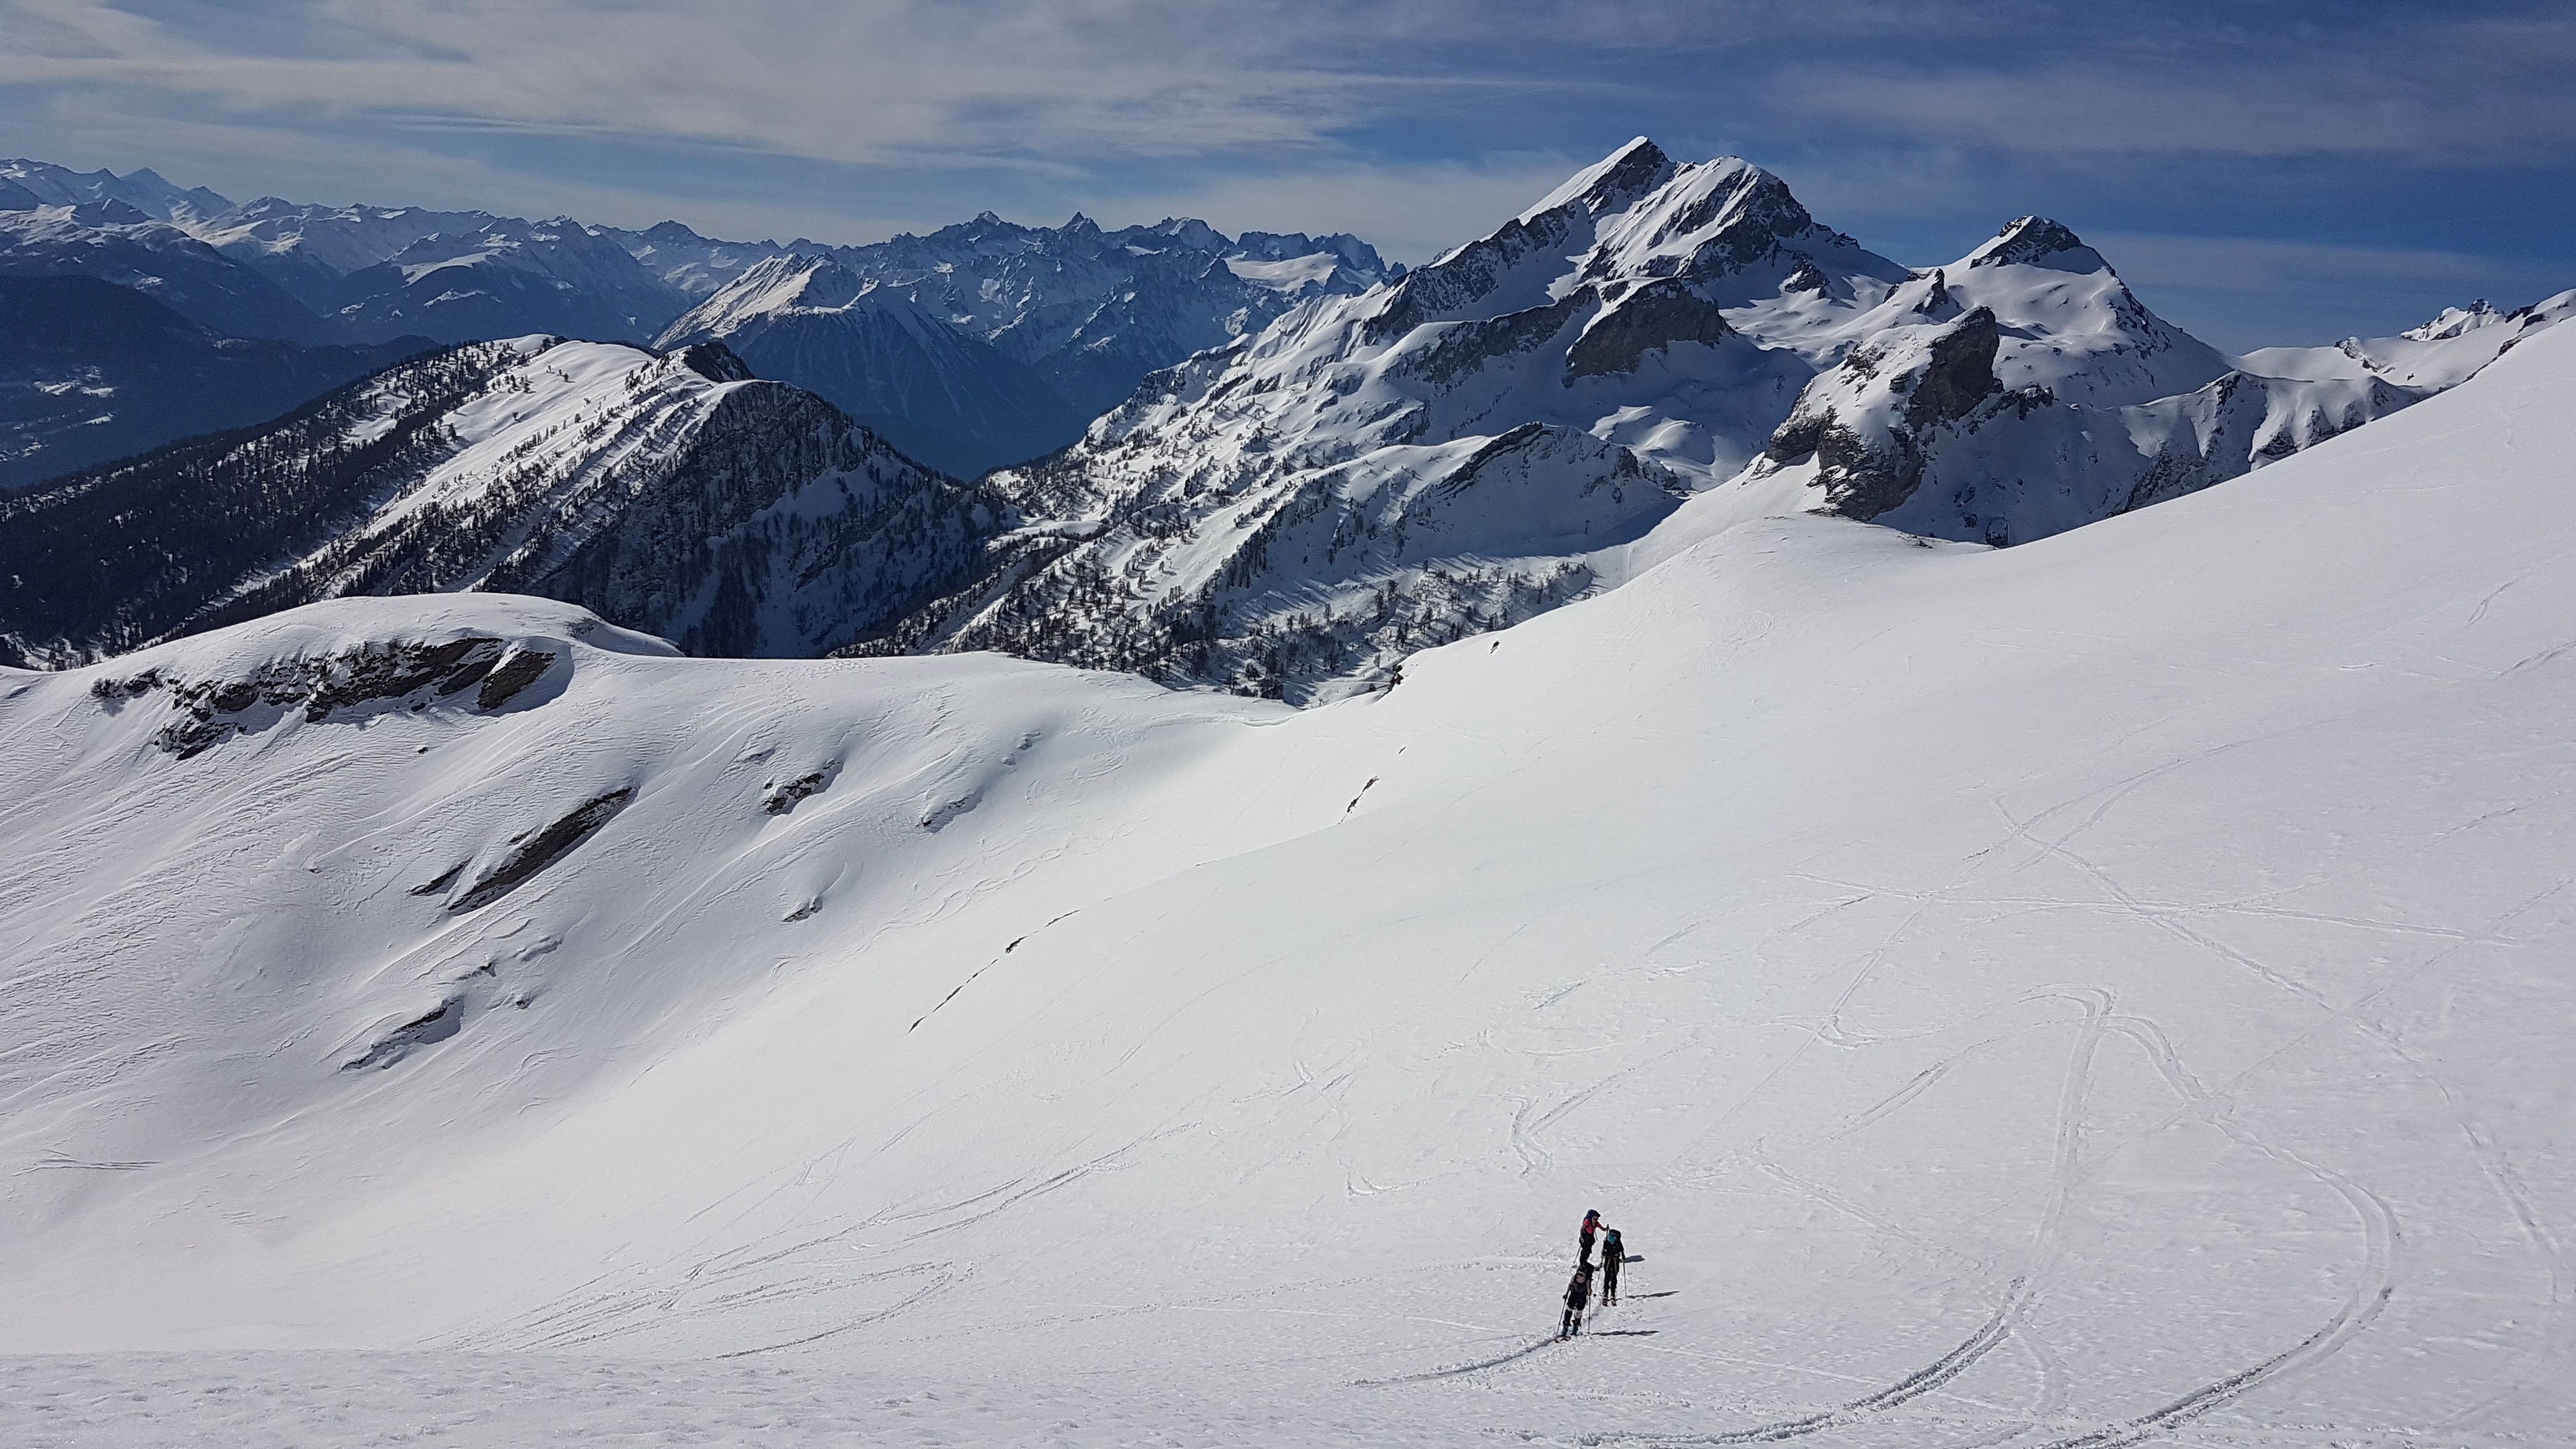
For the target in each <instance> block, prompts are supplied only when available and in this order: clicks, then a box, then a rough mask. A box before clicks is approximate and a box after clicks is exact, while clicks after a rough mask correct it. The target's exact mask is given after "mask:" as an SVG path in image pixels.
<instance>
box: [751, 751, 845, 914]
mask: <svg viewBox="0 0 2576 1449" xmlns="http://www.w3.org/2000/svg"><path fill="white" fill-rule="evenodd" d="M839 768H840V767H839V766H837V765H833V766H827V767H825V768H823V769H820V770H816V771H814V772H812V773H810V774H805V775H799V776H797V777H796V778H795V779H793V780H789V781H787V782H786V783H784V784H774V785H771V786H770V787H769V793H768V794H767V795H765V796H763V797H762V798H761V802H760V808H761V811H762V812H763V813H764V814H769V815H784V814H786V813H788V812H789V811H791V810H794V809H795V808H796V805H797V802H799V801H801V800H807V799H811V798H812V797H814V796H816V795H820V794H822V793H823V792H824V791H825V790H826V789H828V788H830V786H831V783H832V776H833V775H834V774H835V773H837V772H838V771H839ZM790 919H793V918H792V917H791V918H790Z"/></svg>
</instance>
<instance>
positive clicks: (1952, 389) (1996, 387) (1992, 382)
mask: <svg viewBox="0 0 2576 1449" xmlns="http://www.w3.org/2000/svg"><path fill="white" fill-rule="evenodd" d="M2002 340H2003V334H2002V333H2001V331H2000V330H1998V329H1997V328H1996V326H1995V314H1994V313H1993V312H1992V311H1990V310H1989V309H1987V308H1984V307H1979V308H1978V309H1977V310H1975V311H1974V312H1971V313H1969V314H1968V315H1966V316H1964V317H1962V318H1960V319H1959V321H1958V325H1956V326H1954V327H1952V328H1951V329H1950V330H1948V331H1947V332H1944V333H1942V334H1941V335H1940V336H1939V337H1936V338H1934V339H1933V340H1932V358H1931V361H1930V362H1929V363H1927V364H1926V365H1925V366H1924V369H1923V376H1922V378H1921V380H1919V381H1917V382H1916V383H1915V384H1914V395H1913V398H1912V400H1911V401H1909V402H1908V403H1907V404H1906V405H1905V423H1906V426H1908V427H1911V428H1928V427H1931V426H1933V425H1934V424H1936V423H1947V422H1956V421H1957V420H1959V419H1960V418H1964V417H1966V416H1967V415H1968V413H1969V411H1970V410H1971V409H1973V408H1974V407H1976V405H1977V404H1978V403H1981V402H1983V401H1985V400H1986V399H1987V398H1989V397H1991V396H1993V395H1994V394H1996V393H1999V392H2001V391H2003V390H2004V385H2003V382H2002V380H2001V379H1999V378H1997V377H1996V376H1995V349H1996V348H1997V347H1998V346H1999V345H2001V343H2002Z"/></svg>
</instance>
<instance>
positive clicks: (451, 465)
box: [0, 337, 994, 662]
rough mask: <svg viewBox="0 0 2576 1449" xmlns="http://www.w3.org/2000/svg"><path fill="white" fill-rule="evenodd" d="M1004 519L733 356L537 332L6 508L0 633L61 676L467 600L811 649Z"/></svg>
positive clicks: (898, 601) (706, 643) (940, 583)
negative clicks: (328, 601) (225, 627)
mask: <svg viewBox="0 0 2576 1449" xmlns="http://www.w3.org/2000/svg"><path fill="white" fill-rule="evenodd" d="M993 524H994V520H993V519H992V517H991V515H990V513H989V511H988V510H986V509H985V508H984V507H983V506H982V505H980V504H979V503H977V502H976V501H975V500H974V499H972V498H971V497H970V496H969V495H968V494H967V493H966V492H965V490H964V489H963V488H962V487H961V486H960V485H959V484H957V483H956V482H954V481H953V480H951V479H948V478H945V477H942V476H940V475H937V474H934V473H930V472H927V471H925V470H924V469H922V468H921V467H920V466H919V465H917V464H915V463H913V462H911V461H910V460H909V459H906V458H904V457H903V456H902V455H900V454H898V453H897V452H895V451H894V450H893V449H892V448H890V447H888V446H887V445H886V444H885V442H884V441H883V440H882V439H879V438H877V437H875V436H874V435H873V434H870V433H868V432H867V431H865V430H864V429H862V428H859V427H857V426H855V425H854V424H852V423H851V421H850V420H849V418H848V417H846V416H845V415H843V414H842V413H841V412H840V411H838V410H837V409H835V408H833V407H832V406H831V405H830V404H829V403H826V402H824V401H823V400H821V399H819V398H816V397H814V396H813V395H811V394H809V393H805V392H802V391H799V390H798V389H795V388H792V387H789V386H786V385H785V384H782V383H775V382H760V381H754V380H752V378H751V374H750V373H749V372H748V371H747V370H745V369H744V367H743V365H742V363H741V361H740V360H739V359H737V358H735V357H734V356H733V355H732V354H730V353H728V352H726V351H725V350H724V348H722V347H721V346H715V345H709V346H703V347H695V348H690V349H687V350H685V351H682V352H676V353H671V354H667V355H657V354H655V353H651V352H647V351H644V350H642V349H640V348H634V347H626V346H620V345H616V344H609V343H567V342H563V341H562V340H561V339H557V338H549V337H526V338H519V339H515V340H512V341H506V342H494V343H478V344H472V345H468V346H465V347H461V348H457V349H453V350H450V351H446V352H443V353H439V354H435V355H432V356H430V357H426V358H423V359H421V360H419V361H417V362H414V363H410V364H407V365H405V366H402V367H398V368H395V369H393V370H392V371H389V372H386V373H384V374H382V375H380V376H377V377H375V378H372V379H369V380H368V381H366V382H364V383H361V384H358V385H355V386H353V387H351V388H348V389H345V390H343V391H341V392H339V393H336V394H333V395H332V396H331V397H328V398H325V399H323V400H322V401H320V402H319V403H317V404H315V405H314V406H312V407H308V408H305V409H303V410H300V411H299V412H297V413H295V414H293V415H291V416H289V417H287V418H285V419H282V420H280V421H279V422H278V423H276V424H274V425H271V426H267V427H262V428H253V429H246V430H243V431H241V432H237V433H231V434H220V435H217V436H215V437H212V438H209V439H204V440H201V441H197V442H192V443H187V444H182V445H178V446H176V447H173V448H169V449H165V450H163V451H162V452H160V453H156V454H153V455H150V456H147V457H144V458H141V459H137V460H134V461H132V462H129V463H125V464H120V465H115V466H112V467H108V468H103V469H99V470H95V471H93V472H91V473H87V474H82V475H77V476H75V477H74V478H72V479H69V480H66V481H64V482H61V483H58V484H55V485H53V486H51V487H48V488H47V489H45V490H42V491H40V492H37V493H35V494H32V495H29V496H27V497H25V498H21V499H18V500H14V501H12V502H9V503H7V504H5V505H0V574H5V575H6V577H7V579H8V582H7V584H6V585H5V587H0V641H5V643H6V644H7V645H8V646H9V647H10V648H11V649H12V650H14V651H15V652H16V653H17V654H18V655H19V656H20V657H23V658H29V659H42V660H48V661H55V662H60V661H65V660H71V659H79V658H85V657H92V656H94V655H96V654H97V653H99V652H102V651H109V652H112V651H116V650H121V649H129V648H132V647H134V646H135V645H137V644H140V643H144V642H146V641H149V640H153V639H157V638H162V637H167V636H169V635H172V634H175V633H189V632H195V631H199V630H203V629H207V628H211V627H214V626H217V625H220V624H223V623H228V622H231V621H235V620H240V619H247V618H253V617H257V616H258V615H261V614H264V613H269V612H272V611H275V610H278V609H285V608H291V607H293V606H295V605H298V604H303V603H308V602H310V601H312V600H315V599H325V598H334V597H338V596H342V595H347V594H371V593H419V592H428V591H433V590H455V589H480V590H508V591H513V592H518V593H538V594H547V595H552V596H556V597H561V598H566V599H570V600H574V601H577V602H580V603H583V604H585V605H588V606H589V607H591V608H593V609H595V610H597V611H598V612H600V613H601V614H604V615H606V616H608V617H609V618H612V619H615V620H618V621H620V622H622V623H626V624H630V625H633V626H636V627H640V628H647V629H650V630H652V631H654V632H655V633H657V634H660V635H663V636H666V637H668V638H670V639H673V640H676V641H678V642H679V643H681V644H682V645H684V646H685V647H686V648H688V649H689V650H691V651H692V652H696V653H709V654H733V655H778V654H786V655H811V654H817V653H821V652H823V651H825V650H829V649H832V648H835V647H839V646H842V645H845V644H848V643H850V642H851V641H853V640H858V639H864V638H866V637H867V636H868V635H869V634H871V633H872V632H874V631H876V630H878V629H881V628H883V627H885V626H886V625H887V624H889V623H890V622H891V621H892V620H893V619H894V618H895V617H897V616H898V615H899V614H900V613H901V612H902V611H904V610H905V609H908V608H911V607H913V606H915V605H917V604H918V603H919V602H920V601H921V600H923V599H924V598H925V597H927V596H929V595H930V594H931V593H933V592H934V591H936V590H939V589H943V588H948V587H953V586H954V585H955V584H956V583H958V582H959V581H960V580H961V579H963V578H965V577H968V576H970V574H971V571H972V570H973V569H974V568H976V567H978V566H979V561H980V552H981V548H982V544H983V540H984V538H985V537H986V536H987V535H988V534H989V533H990V532H991V530H992V528H993Z"/></svg>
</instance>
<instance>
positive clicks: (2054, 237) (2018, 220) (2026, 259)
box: [1965, 216, 2111, 273]
mask: <svg viewBox="0 0 2576 1449" xmlns="http://www.w3.org/2000/svg"><path fill="white" fill-rule="evenodd" d="M1965 261H1966V264H1967V265H1968V266H1971V267H2047V268H2050V269H2051V270H2054V271H2060V272H2076V273H2088V272H2107V271H2110V270H2111V264H2110V263H2109V262H2106V261H2104V260H2103V259H2102V254H2101V253H2100V252H2097V251H2095V250H2093V249H2092V248H2091V247H2088V246H2086V245H2085V244H2084V239H2083V238H2081V237H2079V236H2077V235H2076V234H2075V233H2074V232H2072V231H2070V230H2068V229H2067V228H2066V227H2065V226H2063V225H2060V224H2059V223H2057V222H2054V221H2050V220H2049V219H2048V218H2047V217H2044V216H2020V217H2015V218H2013V219H2012V220H2011V221H2009V222H2007V223H2005V224H2004V229H2003V230H2002V231H1999V232H1997V233H1995V235H1994V239H1993V240H1992V241H1989V242H1987V243H1986V244H1985V245H1984V246H1981V247H1979V248H1977V249H1976V250H1975V251H1973V252H1970V253H1968V255H1967V257H1966V258H1965Z"/></svg>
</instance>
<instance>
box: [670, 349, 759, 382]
mask: <svg viewBox="0 0 2576 1449" xmlns="http://www.w3.org/2000/svg"><path fill="white" fill-rule="evenodd" d="M680 365H681V366H683V367H685V368H687V369H688V370H689V371H691V372H694V373H696V374H697V375H698V376H700V377H703V378H705V379H706V380H707V381H709V382H749V381H751V380H752V378H753V377H754V376H755V374H754V373H753V372H752V370H751V365H750V364H749V363H746V362H744V361H743V360H742V359H741V358H739V357H736V356H734V354H733V349H732V348H730V347H727V346H725V345H724V344H723V343H721V342H700V343H696V344H694V345H691V346H688V347H684V348H681V349H680Z"/></svg>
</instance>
